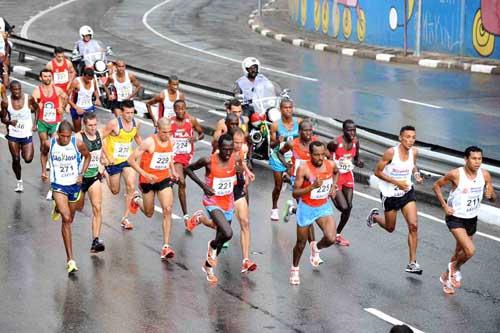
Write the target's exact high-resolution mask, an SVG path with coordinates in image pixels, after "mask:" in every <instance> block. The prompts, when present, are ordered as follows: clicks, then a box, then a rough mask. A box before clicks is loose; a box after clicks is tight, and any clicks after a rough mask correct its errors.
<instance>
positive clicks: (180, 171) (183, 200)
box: [174, 163, 188, 215]
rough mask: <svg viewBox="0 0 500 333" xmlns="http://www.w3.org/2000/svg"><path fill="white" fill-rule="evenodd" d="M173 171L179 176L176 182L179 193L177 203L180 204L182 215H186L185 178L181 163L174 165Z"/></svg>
mask: <svg viewBox="0 0 500 333" xmlns="http://www.w3.org/2000/svg"><path fill="white" fill-rule="evenodd" d="M174 167H175V171H176V172H177V174H178V175H179V180H178V185H179V187H178V192H179V202H180V204H181V209H182V215H186V214H187V213H188V210H187V203H186V178H185V176H184V166H183V165H182V164H181V163H175V164H174Z"/></svg>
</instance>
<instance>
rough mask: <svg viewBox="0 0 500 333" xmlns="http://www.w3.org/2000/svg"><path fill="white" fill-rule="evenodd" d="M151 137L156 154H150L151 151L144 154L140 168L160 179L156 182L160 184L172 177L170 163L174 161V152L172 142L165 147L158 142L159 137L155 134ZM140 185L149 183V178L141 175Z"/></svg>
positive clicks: (168, 142)
mask: <svg viewBox="0 0 500 333" xmlns="http://www.w3.org/2000/svg"><path fill="white" fill-rule="evenodd" d="M151 137H152V138H153V140H154V142H155V149H154V152H153V153H150V152H149V151H145V152H144V153H143V154H142V157H141V162H140V166H141V169H143V170H144V171H146V172H147V173H150V174H152V175H155V176H156V177H158V180H157V181H156V182H157V183H159V182H161V181H162V180H165V179H166V178H168V177H170V169H169V167H170V162H171V161H172V158H173V156H174V155H173V150H172V142H170V140H169V141H167V142H165V143H166V144H167V145H166V146H164V147H163V146H161V145H160V141H159V140H158V137H157V135H155V134H153V135H152V136H151ZM139 183H149V181H148V180H147V178H145V177H144V176H142V175H140V177H139Z"/></svg>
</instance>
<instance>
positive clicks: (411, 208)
mask: <svg viewBox="0 0 500 333" xmlns="http://www.w3.org/2000/svg"><path fill="white" fill-rule="evenodd" d="M401 213H403V216H404V218H405V220H406V223H407V224H408V248H409V256H410V262H414V261H416V260H417V245H418V216H417V204H416V203H415V201H410V202H408V203H407V204H406V205H405V206H404V207H403V208H401Z"/></svg>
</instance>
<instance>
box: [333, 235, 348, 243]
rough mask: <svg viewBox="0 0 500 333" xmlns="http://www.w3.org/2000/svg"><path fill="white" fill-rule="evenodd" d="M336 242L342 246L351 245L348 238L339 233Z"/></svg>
mask: <svg viewBox="0 0 500 333" xmlns="http://www.w3.org/2000/svg"><path fill="white" fill-rule="evenodd" d="M335 242H336V243H337V244H338V245H340V246H349V245H351V243H349V241H348V240H347V239H345V238H344V236H342V235H341V234H338V235H337V237H335Z"/></svg>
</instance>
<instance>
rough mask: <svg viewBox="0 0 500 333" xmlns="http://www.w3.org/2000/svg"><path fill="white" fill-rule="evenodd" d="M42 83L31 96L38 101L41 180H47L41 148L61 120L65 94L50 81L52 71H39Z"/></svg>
mask: <svg viewBox="0 0 500 333" xmlns="http://www.w3.org/2000/svg"><path fill="white" fill-rule="evenodd" d="M39 79H40V81H42V84H41V85H39V86H38V87H36V88H35V89H34V90H33V93H32V96H33V98H34V99H35V101H36V102H37V103H38V109H39V112H38V118H37V123H36V126H37V130H38V136H39V137H40V163H41V166H42V180H43V181H46V180H48V178H49V177H48V176H47V171H46V169H47V165H46V163H45V162H43V161H47V159H48V158H47V155H45V156H44V151H43V149H42V147H43V145H44V142H45V141H48V140H49V138H50V137H52V136H53V134H54V133H55V132H56V130H57V127H58V126H59V123H60V122H61V121H62V115H63V111H64V109H65V108H66V103H67V97H68V96H67V95H66V93H65V92H64V91H63V90H62V89H61V88H59V87H56V86H55V85H54V84H53V83H52V72H51V71H50V70H49V69H47V68H44V69H42V70H41V71H40V76H39ZM46 198H47V200H52V191H51V190H49V192H48V193H47V197H46Z"/></svg>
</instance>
